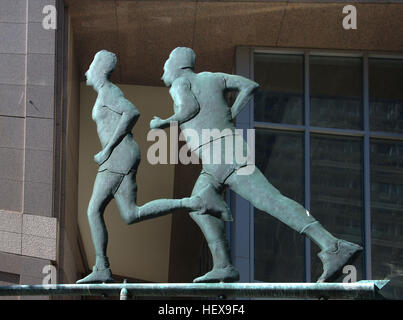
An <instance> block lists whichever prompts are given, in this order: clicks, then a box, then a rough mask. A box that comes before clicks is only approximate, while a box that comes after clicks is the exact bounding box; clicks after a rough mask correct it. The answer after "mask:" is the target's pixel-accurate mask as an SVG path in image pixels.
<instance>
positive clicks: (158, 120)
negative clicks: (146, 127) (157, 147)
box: [150, 117, 164, 129]
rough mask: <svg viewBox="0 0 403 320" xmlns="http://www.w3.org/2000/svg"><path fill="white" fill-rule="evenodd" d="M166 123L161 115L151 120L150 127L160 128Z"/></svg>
mask: <svg viewBox="0 0 403 320" xmlns="http://www.w3.org/2000/svg"><path fill="white" fill-rule="evenodd" d="M163 124H164V121H163V120H162V119H161V118H159V117H154V118H153V119H152V120H151V121H150V129H159V128H161V126H162V125H163Z"/></svg>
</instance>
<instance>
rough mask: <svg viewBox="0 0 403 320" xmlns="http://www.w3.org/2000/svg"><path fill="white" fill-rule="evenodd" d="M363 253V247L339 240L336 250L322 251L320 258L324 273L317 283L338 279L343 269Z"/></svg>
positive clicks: (319, 254)
mask: <svg viewBox="0 0 403 320" xmlns="http://www.w3.org/2000/svg"><path fill="white" fill-rule="evenodd" d="M361 251H362V247H361V246H359V245H357V244H354V243H351V242H348V241H345V240H338V241H337V244H336V250H322V251H321V252H319V253H318V257H319V258H320V260H321V261H322V263H323V273H322V275H321V276H320V277H319V279H318V281H317V282H326V281H331V280H332V279H334V278H336V277H337V276H338V275H339V273H340V271H341V269H342V268H343V267H344V266H345V265H346V264H349V263H351V262H352V261H353V260H354V259H355V258H356V257H357V256H358V254H359V253H360V252H361Z"/></svg>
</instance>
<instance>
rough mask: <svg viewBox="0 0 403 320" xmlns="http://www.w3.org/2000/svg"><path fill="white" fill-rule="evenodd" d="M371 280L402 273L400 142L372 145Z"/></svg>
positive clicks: (402, 149) (402, 168)
mask: <svg viewBox="0 0 403 320" xmlns="http://www.w3.org/2000/svg"><path fill="white" fill-rule="evenodd" d="M371 230H372V232H371V236H372V278H373V279H384V278H387V277H390V276H395V275H401V274H402V273H403V142H393V141H382V140H373V141H371Z"/></svg>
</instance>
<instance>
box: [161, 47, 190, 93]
mask: <svg viewBox="0 0 403 320" xmlns="http://www.w3.org/2000/svg"><path fill="white" fill-rule="evenodd" d="M195 60H196V54H195V53H194V51H193V50H192V49H191V48H186V47H178V48H176V49H174V50H173V51H172V52H171V54H170V55H169V58H168V60H167V61H166V62H165V65H164V74H163V75H162V78H161V80H162V81H164V83H165V85H166V86H167V87H170V86H171V85H172V83H173V82H174V80H175V79H176V78H178V77H180V76H181V75H182V74H183V73H184V72H188V71H189V69H190V70H192V71H193V69H194V65H195Z"/></svg>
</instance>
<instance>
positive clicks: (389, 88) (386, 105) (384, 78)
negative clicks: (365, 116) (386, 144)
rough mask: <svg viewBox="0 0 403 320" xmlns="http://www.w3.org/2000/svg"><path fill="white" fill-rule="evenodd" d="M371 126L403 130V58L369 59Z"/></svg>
mask: <svg viewBox="0 0 403 320" xmlns="http://www.w3.org/2000/svg"><path fill="white" fill-rule="evenodd" d="M369 102H370V128H371V130H372V131H389V132H396V133H402V132H403V60H390V59H389V60H386V59H369Z"/></svg>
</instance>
